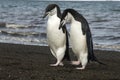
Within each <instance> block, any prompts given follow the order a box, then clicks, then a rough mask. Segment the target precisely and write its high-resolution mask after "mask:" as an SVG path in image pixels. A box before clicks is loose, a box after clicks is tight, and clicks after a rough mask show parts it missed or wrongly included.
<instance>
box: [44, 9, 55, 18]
mask: <svg viewBox="0 0 120 80" xmlns="http://www.w3.org/2000/svg"><path fill="white" fill-rule="evenodd" d="M54 14H57V7H54V8H52V9H47V10H46V11H45V14H44V16H43V18H45V17H46V16H53V15H54Z"/></svg>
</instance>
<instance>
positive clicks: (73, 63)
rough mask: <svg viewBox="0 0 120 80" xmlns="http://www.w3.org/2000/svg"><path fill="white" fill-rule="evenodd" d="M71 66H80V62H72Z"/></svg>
mask: <svg viewBox="0 0 120 80" xmlns="http://www.w3.org/2000/svg"><path fill="white" fill-rule="evenodd" d="M71 64H72V65H79V64H80V61H72V62H71Z"/></svg>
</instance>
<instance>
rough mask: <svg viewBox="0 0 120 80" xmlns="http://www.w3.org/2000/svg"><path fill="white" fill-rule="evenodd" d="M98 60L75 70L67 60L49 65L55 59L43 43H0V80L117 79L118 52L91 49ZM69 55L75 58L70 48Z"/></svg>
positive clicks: (119, 76)
mask: <svg viewBox="0 0 120 80" xmlns="http://www.w3.org/2000/svg"><path fill="white" fill-rule="evenodd" d="M94 51H95V56H96V57H97V58H98V59H99V61H101V62H103V63H105V64H107V66H103V65H100V64H98V63H94V62H91V63H88V64H87V66H86V69H85V70H76V69H75V68H76V66H72V65H71V64H69V62H67V61H64V64H65V66H64V67H61V66H58V67H50V66H49V64H51V63H55V61H56V60H55V58H54V57H53V56H52V54H51V53H50V51H49V47H47V46H32V45H22V44H9V43H8V44H7V43H0V80H120V71H119V70H120V67H119V66H120V62H119V61H120V57H119V56H120V52H116V51H103V50H94ZM70 56H71V58H72V60H75V59H76V58H75V56H73V52H72V51H71V49H70Z"/></svg>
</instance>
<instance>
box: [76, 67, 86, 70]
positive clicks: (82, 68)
mask: <svg viewBox="0 0 120 80" xmlns="http://www.w3.org/2000/svg"><path fill="white" fill-rule="evenodd" d="M76 69H78V70H84V69H85V67H77V68H76Z"/></svg>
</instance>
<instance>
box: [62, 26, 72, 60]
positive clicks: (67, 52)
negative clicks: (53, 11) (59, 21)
mask: <svg viewBox="0 0 120 80" xmlns="http://www.w3.org/2000/svg"><path fill="white" fill-rule="evenodd" d="M64 29H65V34H66V50H65V56H64V58H63V60H64V59H66V60H67V61H71V59H70V54H69V33H68V31H67V29H66V27H64Z"/></svg>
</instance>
